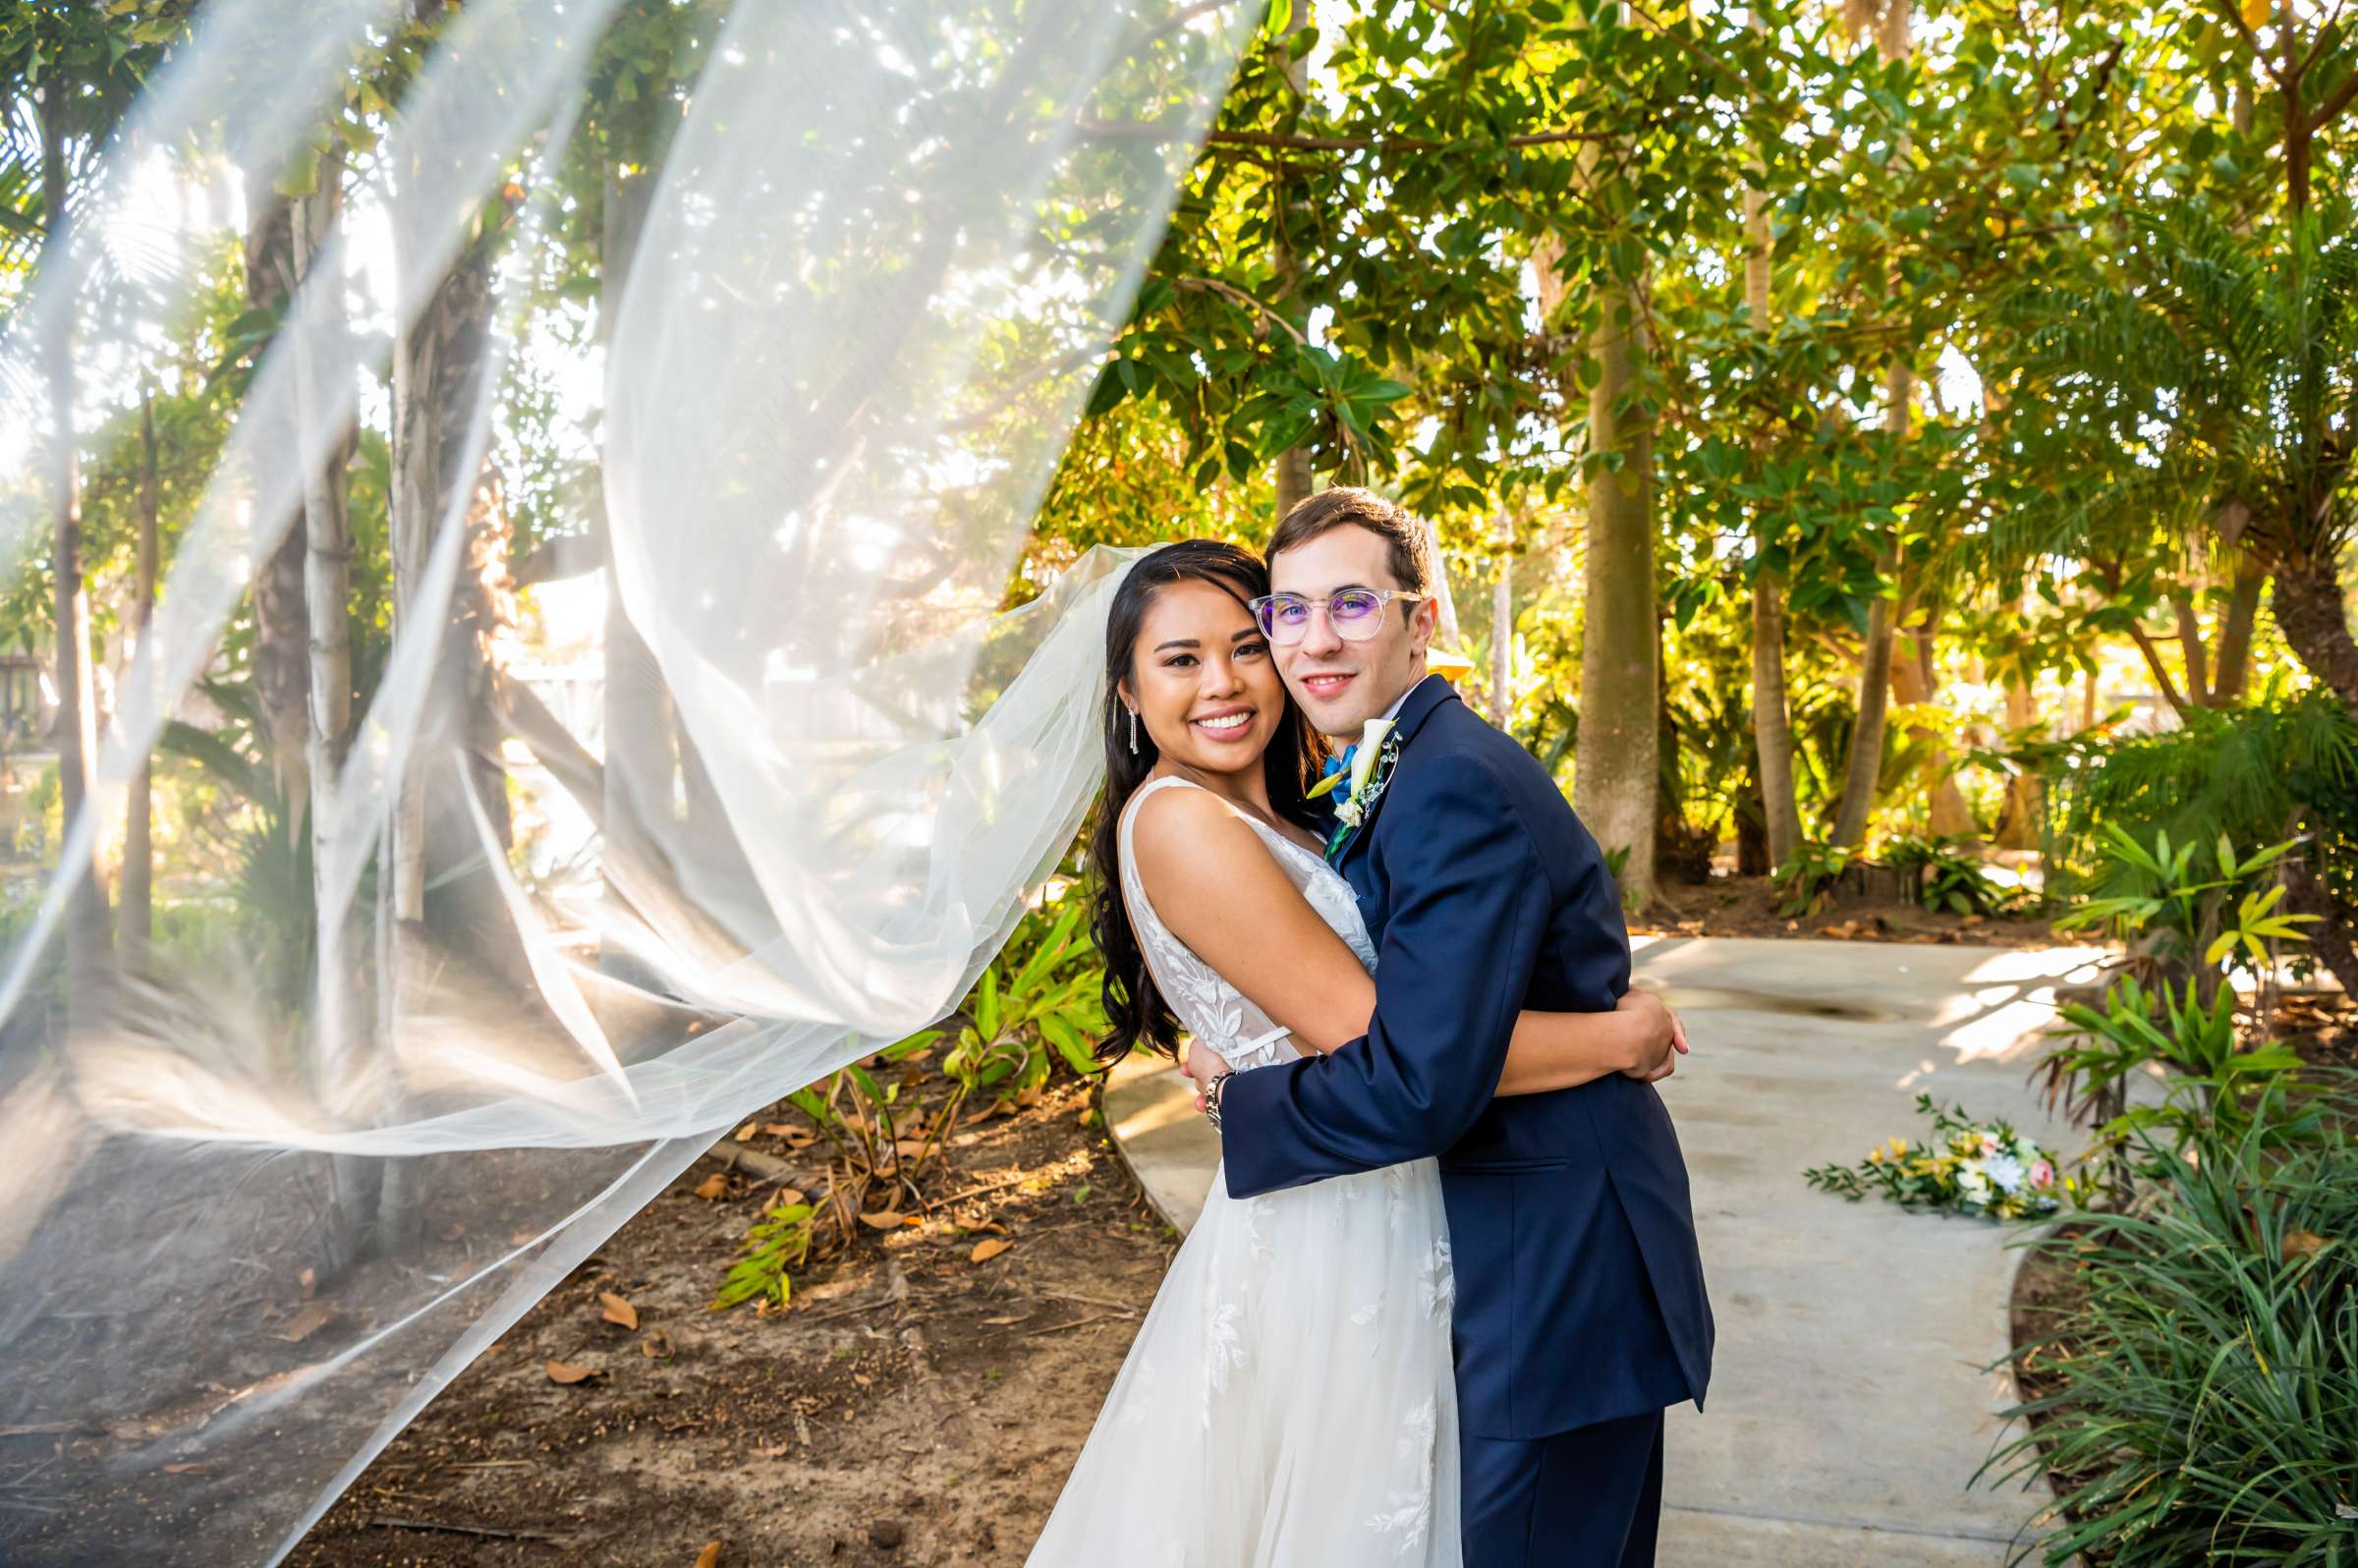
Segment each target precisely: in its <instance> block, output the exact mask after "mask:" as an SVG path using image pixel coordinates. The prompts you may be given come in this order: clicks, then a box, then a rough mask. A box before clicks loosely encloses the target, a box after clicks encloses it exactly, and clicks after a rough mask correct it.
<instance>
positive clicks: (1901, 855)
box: [1879, 833, 2012, 915]
mask: <svg viewBox="0 0 2358 1568" xmlns="http://www.w3.org/2000/svg"><path fill="white" fill-rule="evenodd" d="M1965 842H1966V841H1965V840H1964V839H1963V838H1962V837H1959V836H1955V835H1949V834H1923V833H1895V834H1893V835H1892V836H1891V838H1890V839H1888V840H1887V841H1885V843H1884V844H1883V846H1882V849H1881V852H1880V855H1879V859H1880V860H1881V862H1882V864H1883V865H1885V866H1888V867H1890V868H1892V869H1894V870H1896V871H1898V872H1899V873H1900V887H1901V891H1902V893H1903V894H1904V895H1905V896H1907V897H1909V898H1911V899H1912V900H1913V901H1914V902H1915V903H1916V904H1918V905H1919V906H1921V907H1923V908H1925V909H1931V910H1945V911H1947V912H1948V913H1949V914H1951V915H1989V914H1993V913H1994V912H1996V911H1997V910H1999V909H2002V908H2004V907H2005V906H2006V905H2007V904H2008V903H2010V902H2011V901H2012V894H2011V892H2010V890H2008V889H2007V888H2005V887H2002V886H2000V885H1999V884H1998V883H1997V882H1996V881H1995V880H1993V878H1992V877H1991V875H1990V873H1989V871H1988V870H1986V869H1985V868H1983V865H1982V862H1981V859H1980V858H1979V857H1978V856H1975V855H1973V854H1970V853H1969V852H1967V850H1966V849H1965V847H1964V846H1965Z"/></svg>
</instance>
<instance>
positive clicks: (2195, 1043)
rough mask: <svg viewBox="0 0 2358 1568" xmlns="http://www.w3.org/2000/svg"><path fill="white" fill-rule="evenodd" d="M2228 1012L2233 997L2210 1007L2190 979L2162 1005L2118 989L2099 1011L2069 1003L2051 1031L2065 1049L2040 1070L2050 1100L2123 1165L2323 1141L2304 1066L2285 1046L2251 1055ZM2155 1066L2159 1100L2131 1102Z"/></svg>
mask: <svg viewBox="0 0 2358 1568" xmlns="http://www.w3.org/2000/svg"><path fill="white" fill-rule="evenodd" d="M2235 1008H2236V999H2235V993H2234V991H2233V990H2231V989H2228V988H2226V987H2224V986H2222V987H2220V988H2219V990H2218V994H2217V995H2216V996H2214V997H2213V998H2211V999H2210V1000H2208V1001H2205V1000H2204V999H2203V998H2202V997H2201V996H2200V994H2199V993H2198V988H2197V986H2196V984H2195V982H2194V981H2192V980H2188V981H2187V982H2186V984H2185V986H2184V987H2183V988H2182V989H2179V990H2172V989H2171V988H2170V987H2169V986H2168V985H2167V984H2166V983H2165V984H2163V985H2162V986H2161V990H2160V992H2159V994H2158V995H2157V994H2152V993H2149V992H2148V991H2147V990H2146V989H2145V987H2143V986H2142V985H2140V984H2138V982H2137V981H2136V980H2134V979H2123V980H2118V981H2115V982H2114V983H2113V984H2112V986H2111V987H2109V988H2108V989H2107V990H2106V991H2105V1005H2104V1007H2103V1008H2102V1009H2101V1010H2100V1009H2097V1008H2094V1007H2090V1006H2088V1005H2087V1004H2086V1003H2084V1002H2067V1003H2065V1004H2064V1005H2063V1006H2062V1007H2061V1008H2059V1009H2057V1011H2058V1013H2059V1014H2060V1016H2061V1020H2062V1022H2061V1023H2059V1024H2058V1025H2057V1026H2056V1027H2055V1028H2054V1029H2053V1030H2051V1031H2050V1033H2051V1034H2053V1035H2055V1036H2058V1037H2060V1038H2062V1039H2063V1040H2065V1041H2066V1042H2067V1043H2065V1044H2063V1045H2060V1046H2058V1047H2056V1048H2055V1049H2053V1050H2051V1051H2049V1052H2048V1054H2047V1055H2046V1057H2045V1058H2044V1059H2043V1060H2042V1062H2041V1066H2040V1070H2041V1073H2042V1075H2043V1077H2044V1079H2045V1082H2046V1085H2047V1092H2048V1095H2049V1100H2050V1102H2058V1101H2059V1102H2060V1103H2061V1104H2062V1105H2063V1106H2064V1108H2065V1109H2066V1110H2067V1111H2068V1112H2070V1113H2072V1114H2074V1115H2075V1116H2076V1117H2078V1118H2079V1119H2082V1120H2087V1121H2092V1122H2095V1123H2096V1132H2097V1136H2098V1138H2099V1141H2100V1148H2102V1149H2103V1150H2104V1152H2105V1157H2106V1158H2107V1159H2109V1160H2111V1161H2114V1162H2115V1163H2116V1164H2121V1165H2125V1164H2126V1162H2128V1161H2131V1160H2133V1159H2134V1157H2135V1156H2136V1154H2137V1151H2138V1150H2141V1149H2142V1150H2146V1151H2148V1152H2150V1153H2153V1154H2155V1155H2157V1156H2166V1157H2167V1159H2169V1160H2172V1161H2174V1160H2180V1159H2184V1158H2186V1157H2187V1156H2188V1153H2189V1151H2190V1150H2200V1149H2203V1148H2217V1147H2219V1146H2221V1145H2233V1144H2238V1143H2242V1142H2246V1141H2250V1142H2254V1143H2256V1145H2257V1146H2258V1147H2260V1148H2279V1147H2283V1146H2288V1145H2294V1144H2313V1143H2316V1142H2318V1141H2320V1140H2321V1139H2324V1138H2327V1137H2330V1121H2329V1120H2328V1117H2327V1110H2326V1107H2325V1105H2324V1104H2323V1103H2322V1101H2321V1098H2320V1096H2319V1094H2318V1092H2316V1090H2315V1089H2314V1088H2313V1086H2310V1085H2308V1084H2305V1083H2304V1082H2302V1080H2301V1078H2300V1069H2301V1059H2300V1057H2299V1056H2298V1055H2297V1054H2295V1053H2294V1052H2293V1051H2292V1050H2291V1048H2290V1047H2288V1046H2285V1045H2281V1044H2264V1045H2260V1046H2257V1047H2254V1048H2246V1047H2245V1045H2244V1044H2243V1042H2242V1041H2241V1039H2240V1037H2239V1036H2238V1034H2237V1030H2236V1022H2235ZM2156 1067H2158V1068H2160V1069H2161V1070H2162V1071H2163V1074H2164V1076H2163V1078H2162V1081H2161V1094H2162V1097H2161V1100H2160V1101H2159V1102H2158V1103H2157V1102H2153V1101H2150V1100H2149V1101H2145V1102H2140V1103H2132V1102H2131V1099H2130V1089H2131V1086H2132V1085H2134V1084H2136V1083H2138V1082H2140V1081H2142V1080H2143V1078H2144V1075H2145V1073H2146V1072H2147V1070H2148V1069H2149V1068H2156ZM2198 1157H2199V1155H2198ZM2114 1174H2115V1181H2114V1189H2115V1191H2125V1190H2126V1185H2127V1184H2126V1178H2127V1177H2128V1176H2130V1175H2134V1174H2143V1175H2147V1176H2152V1175H2154V1174H2156V1172H2155V1171H2154V1170H2153V1169H2152V1168H2150V1166H2149V1168H2147V1169H2145V1170H2143V1171H2141V1172H2140V1171H2132V1170H2129V1169H2126V1168H2123V1169H2117V1170H2116V1171H2115V1173H2114Z"/></svg>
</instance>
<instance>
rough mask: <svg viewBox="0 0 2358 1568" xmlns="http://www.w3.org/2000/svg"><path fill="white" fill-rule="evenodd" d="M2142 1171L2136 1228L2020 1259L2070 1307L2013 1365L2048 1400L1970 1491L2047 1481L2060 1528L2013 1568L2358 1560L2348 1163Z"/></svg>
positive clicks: (2357, 1291)
mask: <svg viewBox="0 0 2358 1568" xmlns="http://www.w3.org/2000/svg"><path fill="white" fill-rule="evenodd" d="M2151 1152H2152V1153H2153V1154H2154V1156H2155V1159H2154V1161H2153V1165H2154V1168H2156V1169H2157V1170H2158V1171H2161V1172H2163V1173H2165V1176H2164V1179H2163V1180H2162V1182H2161V1185H2159V1186H2158V1187H2157V1188H2156V1189H2155V1190H2153V1191H2152V1192H2151V1193H2149V1194H2148V1195H2147V1199H2146V1201H2145V1202H2142V1203H2140V1204H2138V1205H2137V1206H2136V1208H2135V1209H2134V1210H2132V1211H2125V1212H2106V1213H2098V1212H2079V1213H2075V1214H2072V1215H2070V1216H2069V1223H2068V1225H2067V1227H2066V1229H2065V1231H2064V1232H2061V1233H2058V1234H2057V1235H2055V1236H2053V1237H2050V1238H2049V1239H2047V1240H2045V1241H2043V1242H2040V1243H2038V1244H2037V1245H2039V1246H2042V1247H2046V1248H2049V1249H2054V1250H2056V1252H2057V1253H2058V1255H2060V1256H2063V1257H2065V1258H2067V1259H2068V1260H2069V1261H2070V1262H2071V1264H2072V1265H2073V1266H2074V1267H2075V1268H2076V1270H2077V1280H2078V1283H2079V1285H2080V1287H2081V1289H2080V1293H2079V1295H2078V1299H2077V1302H2076V1304H2075V1305H2073V1306H2071V1307H2069V1308H2067V1309H2066V1310H2065V1314H2064V1316H2063V1317H2062V1319H2061V1321H2060V1322H2059V1324H2058V1326H2057V1328H2056V1330H2055V1332H2054V1333H2052V1334H2051V1335H2049V1336H2048V1337H2047V1338H2045V1339H2042V1340H2040V1341H2038V1342H2037V1343H2036V1344H2034V1345H2028V1346H2023V1347H2018V1350H2017V1356H2018V1357H2019V1358H2021V1359H2022V1361H2023V1362H2024V1363H2025V1364H2026V1365H2027V1364H2028V1363H2029V1362H2030V1360H2031V1359H2032V1358H2033V1357H2036V1359H2037V1363H2038V1365H2039V1366H2040V1367H2041V1368H2042V1369H2044V1371H2045V1372H2047V1373H2048V1375H2049V1377H2051V1378H2052V1379H2054V1386H2053V1387H2052V1389H2051V1391H2049V1392H2047V1393H2044V1394H2043V1395H2041V1396H2039V1397H2036V1398H2031V1399H2028V1400H2025V1401H2024V1402H2022V1403H2021V1404H2019V1405H2017V1406H2016V1407H2015V1408H2014V1410H2013V1411H2011V1412H2010V1413H2009V1414H2011V1415H2015V1416H2022V1417H2028V1418H2031V1419H2032V1420H2033V1421H2034V1422H2036V1424H2037V1425H2036V1428H2035V1431H2034V1432H2033V1433H2032V1434H2028V1435H2025V1436H2022V1437H2019V1438H2016V1439H2015V1440H2013V1441H2011V1442H2009V1443H2006V1444H2004V1445H2003V1446H2002V1447H2000V1448H1999V1449H1998V1451H1997V1452H1996V1453H1995V1454H1993V1456H1992V1457H1991V1459H1990V1461H1989V1463H1988V1464H1986V1465H1985V1466H1984V1468H1983V1474H1984V1475H1989V1474H1991V1473H1992V1472H1996V1473H1997V1474H1998V1475H1999V1476H2000V1477H2001V1478H2002V1479H2008V1480H2011V1479H2015V1478H2019V1477H2022V1476H2025V1475H2028V1474H2032V1473H2034V1472H2035V1471H2036V1470H2037V1469H2039V1468H2040V1467H2042V1466H2044V1467H2045V1468H2047V1469H2048V1470H2049V1472H2051V1473H2052V1474H2054V1475H2055V1476H2056V1477H2057V1478H2058V1490H2059V1491H2060V1493H2061V1500H2062V1505H2063V1510H2064V1513H2065V1515H2066V1518H2065V1520H2064V1522H2063V1524H2062V1526H2061V1528H2059V1529H2057V1530H2056V1531H2055V1532H2054V1533H2053V1534H2052V1535H2050V1536H2049V1538H2048V1539H2047V1540H2045V1541H2044V1542H2041V1543H2040V1544H2038V1545H2036V1546H2033V1547H2029V1548H2026V1549H2025V1551H2024V1552H2023V1553H2022V1554H2021V1555H2020V1556H2018V1557H2017V1558H2016V1560H2017V1561H2022V1560H2025V1559H2027V1558H2028V1557H2029V1556H2030V1555H2031V1554H2032V1553H2033V1552H2037V1553H2039V1554H2040V1555H2041V1556H2042V1557H2043V1559H2044V1560H2045V1561H2046V1562H2047V1563H2049V1564H2055V1565H2060V1564H2063V1563H2066V1562H2069V1561H2070V1560H2071V1559H2072V1557H2073V1554H2074V1553H2078V1552H2087V1553H2088V1554H2090V1556H2091V1557H2092V1558H2093V1559H2095V1560H2099V1561H2104V1562H2107V1563H2110V1564H2115V1565H2118V1568H2139V1565H2149V1564H2150V1565H2153V1568H2164V1565H2171V1568H2174V1565H2176V1564H2180V1563H2189V1562H2268V1563H2348V1562H2351V1561H2353V1560H2358V1251H2354V1247H2358V1242H2354V1238H2358V1148H2353V1147H2352V1146H2351V1145H2350V1144H2348V1143H2347V1142H2342V1143H2339V1144H2336V1145H2333V1146H2330V1147H2327V1148H2319V1149H2313V1150H2308V1151H2305V1152H2303V1153H2300V1154H2297V1155H2295V1156H2294V1157H2292V1158H2290V1159H2288V1160H2285V1161H2283V1162H2282V1163H2280V1164H2277V1163H2273V1162H2272V1161H2273V1156H2271V1155H2270V1154H2269V1152H2268V1151H2267V1150H2266V1148H2264V1147H2263V1141H2262V1139H2261V1138H2260V1137H2259V1136H2258V1135H2257V1134H2256V1133H2255V1134H2253V1135H2251V1136H2247V1137H2245V1138H2243V1139H2241V1140H2240V1141H2235V1142H2222V1141H2206V1143H2205V1144H2204V1145H2203V1146H2201V1154H2200V1157H2198V1158H2196V1159H2193V1160H2188V1159H2185V1158H2177V1157H2168V1156H2166V1155H2165V1153H2164V1151H2163V1150H2161V1149H2160V1148H2154V1149H2152V1150H2151ZM1977 1479H1979V1478H1977Z"/></svg>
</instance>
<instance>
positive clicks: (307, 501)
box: [292, 146, 364, 1074]
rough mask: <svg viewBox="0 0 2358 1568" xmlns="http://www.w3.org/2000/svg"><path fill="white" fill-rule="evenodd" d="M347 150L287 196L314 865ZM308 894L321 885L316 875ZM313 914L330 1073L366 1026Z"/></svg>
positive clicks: (332, 795)
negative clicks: (328, 427) (305, 189)
mask: <svg viewBox="0 0 2358 1568" xmlns="http://www.w3.org/2000/svg"><path fill="white" fill-rule="evenodd" d="M343 190H344V154H343V148H342V147H341V146H337V147H333V148H331V149H329V151H328V152H327V153H326V154H325V155H323V156H322V157H321V158H320V160H319V183H318V188H317V189H316V190H315V191H314V192H312V193H311V194H310V195H309V196H303V197H301V198H300V199H298V200H297V201H296V202H295V203H294V204H293V209H292V210H293V223H292V229H293V244H294V253H295V275H296V277H297V278H298V279H299V280H300V288H301V295H300V298H299V300H298V302H297V304H296V312H297V331H296V335H295V340H294V348H295V354H296V377H297V388H298V392H297V397H296V408H297V414H296V418H297V420H299V421H306V422H305V423H304V427H303V428H302V429H301V431H300V439H299V441H298V449H299V450H300V451H304V452H312V451H317V450H319V449H320V447H321V446H322V445H325V446H327V448H328V452H327V456H326V457H325V458H324V459H323V460H322V461H321V462H320V463H318V464H316V465H314V466H312V467H311V468H310V469H309V472H307V473H306V474H305V476H304V485H303V529H302V531H301V532H300V533H299V534H298V536H297V537H296V538H295V540H294V541H293V542H295V543H297V544H299V545H300V546H301V547H302V549H303V562H304V581H303V595H302V600H301V602H302V603H304V604H306V605H307V606H308V607H309V631H308V635H307V638H306V644H307V650H308V657H307V660H306V664H307V668H306V671H305V691H306V713H307V720H308V722H307V724H306V730H307V735H308V754H307V756H306V763H307V767H306V771H307V772H308V774H309V808H310V811H309V815H310V832H311V842H312V845H313V850H314V853H313V857H312V872H313V875H314V877H316V876H317V875H318V874H319V873H320V872H321V871H323V870H324V869H325V868H326V865H327V863H326V859H325V857H324V856H323V855H321V854H319V853H318V851H319V850H320V849H322V848H323V847H324V846H323V844H322V838H323V835H325V834H326V833H327V832H328V831H329V829H330V827H331V826H332V824H333V820H334V814H335V813H334V807H335V800H336V793H337V791H338V789H339V788H340V786H341V784H342V780H343V771H344V756H345V751H346V749H347V748H348V747H349V746H350V745H351V742H352V624H351V619H350V614H349V611H348V609H347V606H348V605H349V603H350V600H351V579H352V551H353V545H352V520H351V509H350V494H349V484H348V480H347V473H348V471H349V469H350V467H351V462H352V449H353V439H354V436H353V430H352V427H351V425H350V424H346V425H345V426H344V428H343V429H342V430H341V431H340V432H339V433H338V434H337V436H336V437H335V438H334V440H333V441H332V442H328V441H326V440H325V439H324V438H323V432H321V431H320V430H318V429H317V428H314V427H311V426H310V425H309V422H308V421H310V420H316V419H317V418H318V411H319V410H320V408H322V407H323V406H325V405H326V404H328V403H329V402H331V401H332V399H331V398H330V397H329V396H328V395H327V389H326V387H325V386H324V385H323V384H322V381H323V377H324V375H325V373H327V370H328V369H329V367H341V366H343V365H345V364H349V363H350V355H349V352H348V351H347V350H346V348H345V347H344V344H343V341H342V340H343V337H344V334H345V331H346V324H345V322H344V319H343V310H344V278H343V273H342V272H341V270H340V269H338V270H327V269H324V268H322V266H321V257H322V255H323V253H324V254H332V253H333V252H331V251H330V250H329V248H330V246H331V245H332V243H333V241H334V239H335V235H336V230H337V228H338V227H339V225H340V223H341V221H342V211H343ZM314 891H315V892H324V891H325V889H323V888H319V887H318V885H317V884H316V882H314ZM314 908H315V909H316V911H317V913H318V916H319V919H320V929H319V961H318V999H317V1000H318V1016H317V1018H316V1019H315V1020H314V1027H315V1029H316V1031H317V1036H316V1037H317V1040H318V1060H319V1062H320V1064H321V1065H322V1066H323V1067H327V1068H329V1070H330V1072H331V1074H332V1072H333V1071H334V1069H335V1067H336V1066H337V1065H340V1064H341V1063H343V1062H345V1061H347V1060H348V1059H350V1057H351V1055H352V1054H353V1053H354V1052H355V1051H356V1050H357V1048H358V1046H359V1044H360V1039H361V1031H362V1025H363V1022H364V1021H363V1019H362V1016H361V1009H360V1006H359V1004H358V984H357V980H358V973H357V970H356V969H355V968H354V967H353V966H352V965H351V964H350V962H349V956H348V955H349V941H348V937H349V933H350V924H351V923H350V922H349V920H347V919H345V918H343V917H342V916H341V915H340V914H339V915H337V916H335V917H333V918H331V916H330V912H329V911H328V909H327V908H326V906H325V904H324V902H318V901H316V900H315V902H314Z"/></svg>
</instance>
